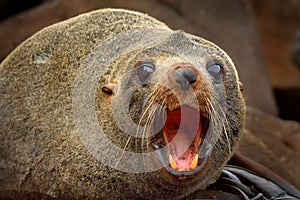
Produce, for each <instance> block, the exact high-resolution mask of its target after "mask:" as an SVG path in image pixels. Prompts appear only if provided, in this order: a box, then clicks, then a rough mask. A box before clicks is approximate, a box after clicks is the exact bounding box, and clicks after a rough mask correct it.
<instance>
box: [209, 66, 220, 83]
mask: <svg viewBox="0 0 300 200" xmlns="http://www.w3.org/2000/svg"><path fill="white" fill-rule="evenodd" d="M207 71H208V73H209V74H210V75H211V76H212V77H213V78H214V81H215V82H216V83H221V82H222V81H223V69H222V66H221V65H220V64H219V63H212V64H209V65H208V66H207Z"/></svg>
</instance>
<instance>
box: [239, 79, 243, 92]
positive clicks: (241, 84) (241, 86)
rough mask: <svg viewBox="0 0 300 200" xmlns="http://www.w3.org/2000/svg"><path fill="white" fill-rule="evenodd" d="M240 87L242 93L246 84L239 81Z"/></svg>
mask: <svg viewBox="0 0 300 200" xmlns="http://www.w3.org/2000/svg"><path fill="white" fill-rule="evenodd" d="M239 87H240V91H241V92H242V91H244V84H243V83H242V82H241V81H239Z"/></svg>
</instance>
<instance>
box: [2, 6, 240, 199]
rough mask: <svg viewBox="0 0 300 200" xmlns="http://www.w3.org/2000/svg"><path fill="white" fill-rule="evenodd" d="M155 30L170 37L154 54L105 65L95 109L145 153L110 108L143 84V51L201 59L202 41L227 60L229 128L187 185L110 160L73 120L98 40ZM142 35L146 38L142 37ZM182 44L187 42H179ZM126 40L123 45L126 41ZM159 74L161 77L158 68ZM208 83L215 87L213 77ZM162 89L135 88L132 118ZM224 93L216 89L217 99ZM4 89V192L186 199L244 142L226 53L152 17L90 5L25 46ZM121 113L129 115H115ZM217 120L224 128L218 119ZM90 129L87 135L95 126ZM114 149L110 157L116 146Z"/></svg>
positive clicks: (117, 137)
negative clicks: (77, 91) (82, 73)
mask: <svg viewBox="0 0 300 200" xmlns="http://www.w3.org/2000/svg"><path fill="white" fill-rule="evenodd" d="M151 28H152V29H154V28H156V29H160V30H163V31H166V32H167V33H171V34H170V36H169V37H168V38H166V40H162V41H159V39H157V44H156V46H154V47H152V48H149V50H148V51H150V52H147V51H145V52H144V49H134V50H132V51H130V52H129V53H128V54H126V55H120V56H119V57H117V59H116V60H114V62H113V63H112V65H111V66H105V67H108V68H107V69H106V71H104V73H103V74H101V77H100V80H99V82H98V86H97V91H96V107H95V109H96V114H97V117H98V120H99V121H98V123H99V125H100V126H101V128H102V129H103V131H104V133H105V134H107V137H108V138H109V139H110V140H111V141H112V142H113V143H114V144H116V146H118V147H120V148H125V149H126V150H131V151H135V152H141V151H143V150H144V149H140V148H137V146H136V144H137V143H139V142H140V141H137V142H136V139H129V136H128V135H127V134H125V133H124V132H122V130H120V128H119V127H118V125H117V124H116V122H115V121H114V120H113V119H114V118H116V117H117V118H118V116H113V110H112V106H111V104H112V102H113V101H115V102H117V104H114V105H115V106H116V108H115V109H116V110H120V111H122V110H124V106H123V104H122V103H120V102H122V101H121V100H122V98H123V97H124V96H122V95H123V94H124V92H125V91H126V90H127V89H128V88H129V87H131V86H134V84H136V83H135V82H134V81H132V80H133V78H132V72H131V70H133V69H134V66H135V64H136V63H137V62H138V61H139V60H140V59H141V57H147V56H148V55H151V54H152V55H157V54H161V55H162V58H164V57H166V56H168V53H169V52H171V51H174V50H173V49H174V48H175V49H176V53H177V55H172V56H173V57H175V58H176V56H177V57H178V55H186V56H188V55H192V56H191V57H197V55H194V54H195V53H193V51H194V50H193V47H194V46H195V48H198V49H199V48H204V49H206V50H207V51H208V52H209V55H211V56H213V57H214V58H215V59H218V60H221V61H222V64H223V67H224V70H225V72H224V76H225V77H224V79H225V83H224V85H225V86H224V87H225V96H224V97H225V98H226V99H224V100H225V102H226V103H225V107H226V120H227V124H226V133H224V132H223V133H220V135H221V136H220V138H219V140H218V141H217V144H216V146H215V148H214V150H213V153H212V156H211V157H210V160H209V162H208V163H207V166H206V167H205V168H204V170H203V171H202V172H201V174H200V175H199V176H197V178H195V179H193V180H191V181H187V182H183V183H181V182H179V181H172V180H169V179H167V178H165V176H164V175H163V173H164V172H162V171H160V170H158V171H154V172H151V173H137V174H134V173H126V172H122V171H118V170H115V169H112V168H110V167H108V166H105V165H103V164H102V163H101V162H100V161H99V160H97V159H96V158H95V157H94V156H93V155H92V154H91V153H90V152H89V151H88V150H87V149H86V147H85V146H84V145H83V144H82V143H81V141H80V138H79V137H78V135H77V132H76V128H75V127H74V123H75V122H74V115H73V111H72V109H73V108H72V95H73V92H74V84H75V83H74V82H75V80H76V76H77V75H78V74H77V73H78V70H79V68H80V66H81V64H82V63H83V62H84V60H86V59H87V57H88V54H89V53H90V52H91V51H92V50H94V49H95V48H96V46H97V45H99V43H101V42H103V41H104V40H105V39H107V38H110V37H112V36H114V35H116V34H118V33H121V32H125V31H126V30H133V29H141V30H146V33H147V30H148V29H151ZM138 39H140V40H144V38H143V37H141V38H138ZM155 39H156V38H155ZM155 39H154V41H155ZM178 41H184V42H185V43H183V45H181V46H180V48H179V47H177V45H178ZM123 42H125V41H123ZM119 45H120V46H122V40H120V43H119ZM160 45H161V46H163V47H166V49H165V51H164V52H162V51H161V50H160V49H159V48H156V47H157V46H160ZM111 48H112V49H111V50H112V53H115V52H117V49H116V47H115V46H112V47H111ZM99 52H100V53H101V49H100V50H99ZM95 56H96V57H95V58H94V60H100V59H101V55H100V54H99V55H98V54H96V55H95ZM97 56H99V57H97ZM170 56H171V53H170ZM184 57H185V56H183V57H182V58H180V59H183V58H184ZM154 58H155V57H154ZM102 59H103V58H102ZM162 63H164V61H162ZM165 63H167V64H170V63H168V62H165ZM160 70H163V69H160ZM128 72H129V73H128ZM94 73H97V71H96V72H94ZM156 77H158V79H159V78H161V76H160V74H157V75H156ZM204 77H205V76H204ZM204 79H205V78H204ZM206 83H207V84H209V82H208V81H207V80H206ZM105 84H115V86H114V87H111V88H113V89H112V90H113V95H112V96H111V95H109V94H106V93H103V91H102V90H101V88H102V87H103V86H104V85H105ZM202 86H203V85H202ZM205 87H207V88H209V90H208V91H207V92H206V93H210V92H211V91H213V89H212V87H213V86H212V85H206V86H205ZM87 89H88V88H87ZM194 89H195V91H199V94H198V95H197V97H199V96H201V88H194ZM154 90H159V89H158V88H154V87H150V88H148V89H145V88H144V89H141V90H138V91H136V92H135V93H134V95H135V96H133V97H134V100H136V101H133V103H132V105H131V107H130V113H131V117H132V119H133V120H134V119H137V120H138V118H139V116H140V115H141V112H142V110H141V109H142V108H143V105H141V104H140V103H141V101H139V100H140V99H141V98H143V97H145V96H147V94H150V92H151V91H154ZM218 95H220V94H218V92H216V93H215V94H214V95H212V97H211V99H212V100H214V99H215V98H216V97H217V96H218ZM0 96H1V98H0V110H1V113H0V121H1V126H0V149H1V150H0V168H1V173H0V193H2V196H0V197H22V196H26V195H27V194H30V195H32V196H35V195H36V196H37V197H41V196H43V195H45V196H49V197H51V198H61V199H68V198H72V199H82V198H89V199H97V198H100V199H115V198H126V199H127V198H150V199H158V198H161V199H167V198H169V199H179V198H183V197H186V196H188V195H189V194H190V193H192V192H194V191H195V190H197V189H204V188H206V187H207V186H208V185H209V184H211V183H213V182H214V181H215V180H216V179H217V178H218V176H219V174H220V172H221V169H222V167H223V166H224V165H225V163H226V162H227V161H228V160H229V158H230V157H231V155H232V154H233V152H234V150H235V148H236V145H237V142H238V140H239V137H240V134H241V129H242V127H243V123H244V114H245V106H244V101H243V98H242V96H241V93H240V88H239V84H238V77H237V73H236V70H235V67H234V65H233V63H232V61H231V60H230V58H229V57H228V56H227V55H226V53H225V52H224V51H222V50H221V49H220V48H218V47H217V46H215V45H214V44H213V43H211V42H208V41H206V40H204V39H202V38H199V37H195V36H192V35H189V34H186V33H184V32H180V31H179V32H171V30H170V29H169V28H168V27H167V26H165V25H164V24H163V23H161V22H159V21H157V20H155V19H153V18H151V17H148V16H147V15H144V14H140V13H136V12H131V11H125V10H113V9H105V10H100V11H95V12H91V13H88V14H84V15H80V16H78V17H75V18H73V19H70V20H67V21H65V22H61V23H58V24H56V25H53V26H51V27H48V28H46V29H44V30H42V31H40V32H38V33H37V34H35V35H34V36H32V37H31V38H29V39H28V40H27V41H25V42H24V43H23V44H21V45H20V46H19V47H18V48H17V49H16V50H14V52H12V53H11V54H10V55H9V56H8V57H7V58H6V59H5V60H4V61H3V62H2V63H1V65H0ZM170 99H173V98H170ZM201 101H203V100H201ZM118 102H119V103H118ZM168 103H169V106H168V107H169V109H172V105H173V106H174V104H173V103H170V101H168ZM119 114H120V115H121V114H122V113H121V112H119V113H115V115H119ZM222 116H223V115H220V116H219V117H222ZM119 118H121V119H123V118H122V116H121V117H119ZM124 120H125V119H124ZM125 122H126V121H125ZM214 125H215V126H220V125H218V124H217V123H216V124H214ZM86 133H87V135H88V133H89V130H88V129H87V130H86ZM226 134H227V136H226ZM227 137H228V138H227ZM230 149H231V150H230ZM104 151H105V150H104ZM106 155H107V160H109V159H110V154H109V151H107V154H106ZM114 162H115V161H114ZM122 162H123V160H122V155H120V162H119V163H118V162H116V165H118V164H122ZM133 162H134V161H133ZM139 164H140V163H137V165H139Z"/></svg>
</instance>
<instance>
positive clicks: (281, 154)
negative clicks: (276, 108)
mask: <svg viewBox="0 0 300 200" xmlns="http://www.w3.org/2000/svg"><path fill="white" fill-rule="evenodd" d="M239 151H240V152H241V153H243V154H244V155H246V156H248V157H249V158H252V159H253V160H256V161H258V162H259V163H261V164H263V165H264V166H266V167H268V168H270V169H272V170H273V171H275V172H276V173H278V174H279V175H280V176H282V177H284V178H285V179H287V180H289V181H290V182H291V183H292V184H294V185H295V186H296V187H298V188H300V180H299V178H298V177H300V168H299V166H300V123H298V122H295V121H285V120H282V119H279V118H277V117H275V116H272V115H268V114H266V113H263V112H262V111H260V110H258V109H256V108H253V107H251V106H248V109H247V116H246V126H245V134H244V137H243V138H242V141H241V143H240V145H239Z"/></svg>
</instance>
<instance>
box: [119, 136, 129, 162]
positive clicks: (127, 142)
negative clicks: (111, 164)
mask: <svg viewBox="0 0 300 200" xmlns="http://www.w3.org/2000/svg"><path fill="white" fill-rule="evenodd" d="M130 139H131V136H129V137H128V139H127V141H126V144H125V146H124V148H123V151H122V154H121V156H120V158H119V159H118V160H117V162H116V164H115V167H117V166H118V165H119V163H120V161H121V159H122V157H123V156H124V153H125V150H126V147H127V145H128V144H129V141H130Z"/></svg>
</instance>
